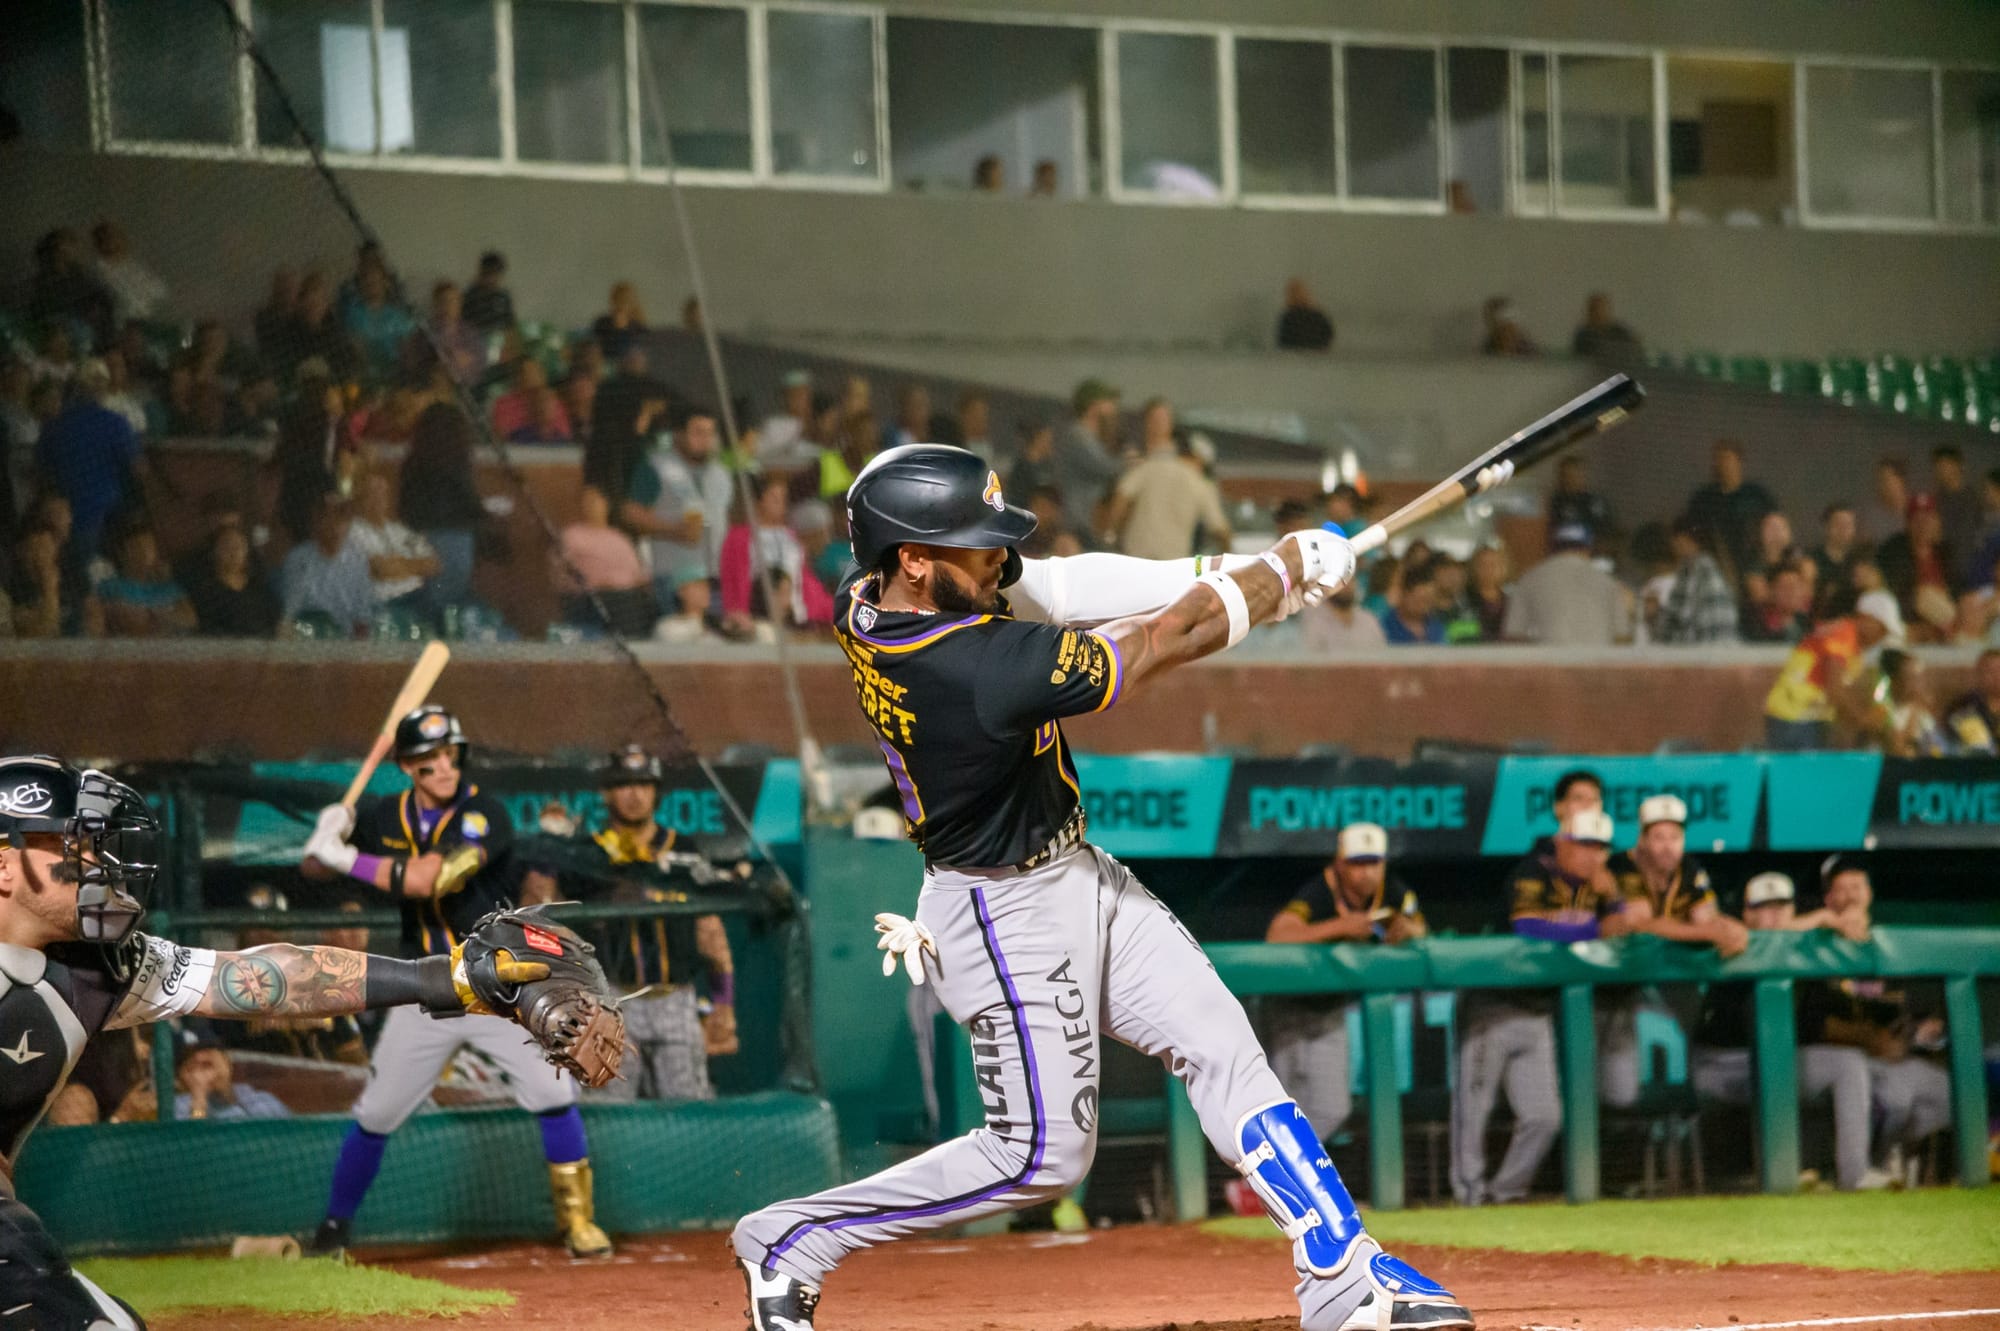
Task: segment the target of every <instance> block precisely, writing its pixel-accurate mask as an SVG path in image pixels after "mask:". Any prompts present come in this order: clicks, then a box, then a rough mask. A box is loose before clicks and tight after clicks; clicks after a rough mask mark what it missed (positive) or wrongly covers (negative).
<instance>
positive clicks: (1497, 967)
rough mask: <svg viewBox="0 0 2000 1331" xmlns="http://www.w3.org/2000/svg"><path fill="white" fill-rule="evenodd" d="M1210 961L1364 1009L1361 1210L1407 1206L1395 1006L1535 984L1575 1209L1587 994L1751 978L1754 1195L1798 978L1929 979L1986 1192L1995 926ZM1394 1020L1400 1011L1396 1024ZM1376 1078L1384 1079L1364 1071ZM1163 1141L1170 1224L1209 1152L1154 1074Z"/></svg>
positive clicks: (1785, 1177) (1587, 1139) (1594, 1131)
mask: <svg viewBox="0 0 2000 1331" xmlns="http://www.w3.org/2000/svg"><path fill="white" fill-rule="evenodd" d="M1206 951H1207V953H1208V956H1209V959H1210V960H1211V961H1213V962H1214V963H1215V968H1216V970H1217V972H1219V973H1220V974H1221V976H1222V979H1223V982H1224V983H1226V984H1227V985H1228V986H1229V987H1230V989H1231V990H1232V991H1234V992H1235V993H1236V994H1237V995H1238V996H1239V997H1243V998H1249V997H1253V996H1260V995H1264V996H1278V995H1284V996H1291V997H1302V996H1308V995H1343V994H1346V995H1354V996H1355V997H1356V998H1358V1000H1359V1002H1360V1006H1361V1029H1362V1037H1363V1038H1362V1044H1363V1050H1364V1052H1363V1055H1362V1060H1361V1061H1362V1065H1363V1067H1364V1069H1365V1070H1366V1071H1367V1072H1368V1074H1369V1075H1367V1076H1366V1078H1365V1080H1366V1090H1365V1092H1363V1093H1362V1095H1361V1096H1360V1099H1361V1101H1362V1110H1361V1112H1363V1113H1365V1114H1366V1115H1367V1122H1368V1151H1369V1168H1368V1173H1369V1198H1370V1202H1371V1204H1372V1206H1373V1208H1374V1209H1376V1210H1385V1211H1393V1210H1400V1209H1401V1208H1402V1206H1403V1205H1404V1169H1403V1104H1402V1087H1401V1086H1400V1084H1399V1082H1400V1079H1399V1077H1398V1076H1397V1075H1395V1071H1394V1070H1395V1069H1396V1066H1397V1043H1398V1036H1397V1029H1396V1026H1397V1009H1398V1007H1399V1006H1402V1005H1403V1003H1404V1000H1405V998H1406V997H1407V996H1409V995H1413V994H1420V993H1428V994H1436V993H1438V992H1440V991H1459V990H1466V989H1544V990H1554V991H1555V992H1556V993H1557V995H1558V1002H1557V1005H1556V1034H1557V1039H1558V1042H1559V1044H1558V1047H1559V1049H1560V1058H1559V1069H1560V1073H1561V1079H1562V1105H1563V1144H1562V1151H1563V1184H1564V1192H1565V1194H1566V1195H1567V1197H1568V1198H1569V1200H1570V1201H1572V1202H1588V1201H1594V1200H1596V1199H1597V1196H1598V1192H1599V1158H1598V1102H1597V1028H1596V1022H1595V1016H1594V1006H1593V999H1594V994H1595V991H1596V990H1597V989H1598V988H1600V987H1603V986H1607V985H1622V986H1629V985H1646V984H1714V983H1725V984H1726V983H1749V984H1750V985H1751V986H1752V1000H1751V1001H1752V1005H1753V1023H1752V1029H1753V1036H1754V1045H1753V1050H1752V1055H1753V1060H1754V1064H1755V1067H1756V1069H1757V1076H1756V1092H1755V1096H1754V1098H1753V1101H1752V1105H1751V1110H1752V1114H1753V1117H1754V1119H1755V1121H1756V1125H1757V1132H1758V1135H1759V1139H1760V1142H1761V1145H1762V1150H1761V1151H1760V1153H1759V1158H1760V1182H1761V1183H1762V1186H1763V1189H1764V1191H1766V1192H1791V1191H1794V1190H1795V1189H1796V1188H1797V1187H1798V1181H1799V1088H1798V1070H1797V1067H1796V1053H1797V1039H1796V1034H1795V1030H1794V1026H1793V1008H1792V988H1793V985H1794V984H1795V983H1796V982H1798V981H1802V980H1820V979H1838V978H1841V977H1843V976H1851V977H1864V976H1866V977H1898V978H1921V979H1933V980H1939V981H1942V983H1943V986H1944V998H1945V1020H1946V1027H1947V1031H1946V1034H1947V1039H1948V1042H1949V1062H1950V1068H1951V1091H1952V1129H1953V1137H1954V1138H1955V1139H1956V1161H1955V1166H1956V1167H1955V1169H1954V1171H1953V1172H1954V1173H1955V1174H1956V1176H1957V1179H1958V1181H1959V1182H1960V1183H1962V1184H1964V1185H1966V1186H1967V1187H1978V1186H1981V1185H1983V1184H1985V1183H1987V1182H1989V1177H1988V1161H1987V1157H1986V1132H1987V1128H1986V1122H1987V1118H1986V1116H1987V1098H1986V1080H1985V1075H1986V1071H1985V1064H1984V1061H1983V1056H1982V1050H1983V1047H1984V1046H1983V1040H1982V1037H1981V1033H1980V1025H1981V1023H1980V1016H1979V995H1978V988H1977V986H1978V983H1979V981H1980V979H1981V978H1984V977H1990V976H2000V929H1973V928H1967V929H1950V928H1916V927H1895V928H1880V929H1877V930H1876V931H1875V933H1874V935H1873V937H1872V938H1871V939H1870V940H1869V941H1868V942H1866V943H1851V942H1848V941H1847V940H1845V939H1842V938H1839V937H1837V936H1835V935H1833V934H1830V933H1826V932H1824V931H1818V930H1815V931H1812V932H1809V933H1753V934H1751V936H1750V946H1749V949H1748V950H1747V951H1745V952H1744V953H1743V955H1742V956H1740V957H1737V958H1735V959H1734V960H1731V961H1722V960H1719V959H1718V958H1717V957H1716V954H1715V952H1714V951H1713V950H1712V949H1710V948H1706V947H1697V946H1690V945H1687V944H1681V943H1670V942H1667V941H1665V940H1663V939H1659V938H1654V937H1651V936H1649V935H1639V936H1635V937H1630V938H1623V939H1618V940H1613V941H1598V942H1591V943H1577V944H1570V945H1564V944H1560V943H1544V942H1538V941H1534V940H1529V939H1522V938H1512V937H1502V938H1435V939H1429V940H1426V941H1423V942H1419V943H1410V944H1405V945H1402V946H1396V947H1389V946H1373V947H1371V946H1364V945H1357V944H1351V943H1340V944H1335V945H1333V946H1330V947H1327V946H1316V945H1313V944H1307V943H1282V944H1281V943H1212V944H1210V945H1209V946H1208V947H1207V948H1206ZM1404 1020H1405V1022H1406V1023H1407V1021H1408V1017H1407V1015H1406V1016H1405V1018H1404ZM957 1062H958V1064H959V1065H960V1066H959V1067H958V1068H956V1069H954V1072H955V1074H956V1077H957V1078H958V1079H959V1081H960V1085H959V1087H958V1094H957V1096H956V1097H955V1098H956V1100H957V1102H958V1104H957V1112H956V1113H954V1114H952V1115H951V1118H952V1119H953V1121H954V1123H955V1126H957V1127H958V1128H959V1129H960V1130H964V1129H966V1128H969V1127H972V1126H974V1125H975V1124H976V1123H977V1121H978V1117H977V1116H978V1111H979V1098H978V1088H977V1087H976V1085H972V1084H971V1083H970V1076H969V1068H970V1060H969V1059H965V1058H960V1059H958V1060H957ZM1375 1069H1386V1070H1389V1072H1388V1075H1375V1074H1374V1070H1375ZM1165 1080H1166V1104H1167V1112H1166V1138H1167V1156H1168V1166H1169V1170H1170V1173H1171V1177H1172V1188H1173V1194H1174V1205H1175V1210H1176V1212H1177V1214H1178V1216H1179V1218H1180V1219H1182V1220H1199V1219H1201V1218H1202V1217H1204V1216H1205V1215H1206V1214H1207V1213H1208V1189H1207V1184H1206V1169H1207V1158H1208V1146H1207V1141H1206V1139H1205V1138H1204V1137H1203V1136H1202V1131H1201V1123H1200V1121H1199V1120H1198V1119H1197V1118H1196V1117H1195V1113H1194V1107H1193V1106H1192V1105H1191V1104H1190V1103H1189V1101H1188V1097H1187V1092H1186V1091H1185V1090H1184V1089H1183V1088H1182V1086H1181V1084H1180V1082H1179V1081H1178V1080H1176V1079H1175V1078H1174V1077H1173V1076H1171V1075H1168V1076H1167V1077H1166V1078H1165Z"/></svg>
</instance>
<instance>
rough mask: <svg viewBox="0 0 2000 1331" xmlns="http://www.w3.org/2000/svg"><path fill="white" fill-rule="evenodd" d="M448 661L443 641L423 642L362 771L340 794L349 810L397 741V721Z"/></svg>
mask: <svg viewBox="0 0 2000 1331" xmlns="http://www.w3.org/2000/svg"><path fill="white" fill-rule="evenodd" d="M450 660H451V648H450V647H448V646H446V645H445V644H444V643H442V642H430V643H426V644H425V646H424V650H423V655H421V656H419V657H418V658H417V663H416V664H415V665H413V666H411V667H410V673H409V675H408V676H406V677H405V678H404V680H403V688H402V691H401V692H399V693H398V694H397V695H396V701H394V702H392V703H390V704H389V715H388V716H386V717H384V718H383V720H382V733H380V734H379V735H377V736H375V745H374V747H373V748H371V749H369V750H368V757H367V759H366V760H364V761H363V762H362V764H361V770H360V771H358V772H356V773H355V774H354V780H352V781H351V782H349V783H348V786H347V793H346V794H345V795H343V796H341V797H340V802H341V803H342V804H345V805H346V806H347V807H348V808H350V809H351V808H353V807H354V801H356V800H358V799H360V798H361V792H362V791H364V790H366V789H367V788H368V778H369V777H371V776H374V775H375V769H376V768H377V767H379V766H381V765H382V760H383V759H384V758H386V757H388V756H389V746H390V745H392V744H394V743H395V742H396V724H397V723H398V722H399V721H401V720H402V719H403V718H404V717H406V716H408V715H409V714H410V713H411V712H414V711H416V710H417V708H419V707H421V706H423V705H424V699H425V698H427V697H429V696H430V692H431V686H432V685H434V684H436V683H437V680H438V676H439V675H441V674H443V673H444V667H445V663H446V662H447V661H450Z"/></svg>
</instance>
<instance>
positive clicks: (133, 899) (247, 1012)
mask: <svg viewBox="0 0 2000 1331" xmlns="http://www.w3.org/2000/svg"><path fill="white" fill-rule="evenodd" d="M158 832H159V824H158V823H157V822H156V821H155V819H154V817H153V814H152V812H151V810H149V809H148V808H147V807H146V801H145V800H144V799H143V798H141V797H140V795H139V793H138V792H137V791H135V790H133V789H132V788H131V787H130V786H126V785H124V784H122V783H120V782H118V781H115V780H113V779H111V778H110V777H108V776H106V775H105V774H104V773H102V772H96V771H87V770H79V769H77V768H75V767H72V766H70V765H69V764H67V763H64V762H62V761H60V760H58V759H55V758H47V757H21V758H3V759H0V1043H4V1044H5V1046H6V1049H7V1058H8V1062H7V1064H6V1075H5V1076H3V1077H0V1326H8V1327H33V1328H36V1331H144V1326H145V1324H144V1323H143V1322H142V1321H140V1319H139V1317H138V1315H137V1314H136V1313H134V1312H133V1311H132V1309H131V1307H130V1306H129V1305H127V1304H126V1303H124V1302H123V1301H122V1300H120V1299H116V1298H113V1297H112V1296H111V1295H109V1294H106V1293H105V1292H104V1291H103V1290H101V1289H99V1288H98V1287H97V1286H96V1285H94V1284H92V1283H91V1282H90V1281H89V1280H88V1279H86V1278H85V1277H83V1276H82V1275H79V1274H78V1273H77V1272H76V1271H74V1270H73V1269H71V1267H70V1265H69V1262H68V1260H67V1259H66V1258H64V1256H63V1254H62V1250H61V1249H60V1248H58V1247H57V1246H56V1242H55V1240H54V1239H53V1238H52V1237H50V1235H49V1232H48V1230H47V1228H45V1227H44V1226H43V1224H42V1222H41V1219H40V1218H39V1217H38V1216H36V1214H35V1213H34V1212H33V1211H31V1210H29V1209H28V1207H26V1206H24V1205H23V1204H22V1203H21V1202H19V1201H17V1200H15V1198H14V1192H13V1173H14V1161H15V1160H16V1158H18V1156H19V1155H20V1151H21V1147H22V1145H23V1144H24V1143H25V1142H26V1141H27V1138H28V1134H29V1133H30V1132H31V1131H32V1130H33V1129H34V1126H35V1124H36V1123H37V1122H39V1121H40V1120H41V1117H42V1115H43V1114H44V1113H45V1112H47V1110H48V1107H49V1106H50V1105H51V1104H53V1103H54V1102H55V1099H56V1097H57V1096H58V1095H60V1094H61V1093H62V1089H63V1086H64V1085H65V1084H66V1083H67V1082H68V1080H69V1077H70V1074H71V1072H72V1071H74V1070H75V1068H76V1064H77V1060H78V1059H79V1058H80V1057H82V1055H83V1051H84V1046H85V1045H86V1044H87V1043H89V1041H90V1039H91V1037H92V1036H94V1035H96V1034H97V1033H98V1032H99V1031H104V1030H118V1029H121V1028H125V1027H131V1026H138V1025H143V1024H145V1023H148V1022H154V1021H166V1020H168V1019H170V1018H174V1017H180V1016H187V1015H199V1016H204V1017H210V1018H217V1019H223V1020H233V1021H247V1020H252V1019H268V1018H273V1017H279V1018H290V1017H323V1016H337V1015H340V1014H344V1013H354V1012H361V1011H364V1010H366V1009H371V1008H395V1009H396V1014H395V1015H403V1014H405V1013H408V1014H409V1015H413V1016H416V1018H417V1020H419V1021H426V1022H428V1021H431V1020H432V1018H431V1017H430V1016H427V1015H423V1014H422V1013H418V1012H416V1011H415V1010H414V1007H412V1006H410V1005H418V1004H421V1005H422V1007H423V1008H424V1009H425V1011H426V1012H429V1013H435V1014H437V1015H438V1016H451V1017H459V1016H460V1015H461V1014H463V1013H465V1012H467V1011H472V1012H480V1013H491V1012H492V1011H494V1010H495V1009H494V1008H492V1007H490V1006H487V1005H486V1004H485V998H484V995H485V994H486V993H488V992H496V991H497V990H498V989H500V988H509V987H511V988H513V990H514V992H517V993H519V992H524V991H525V990H526V989H527V988H531V987H532V985H533V982H534V981H535V980H536V976H535V975H534V974H531V973H530V972H539V973H540V975H541V977H542V979H543V981H545V982H547V983H550V984H553V983H555V982H554V981H552V980H549V978H548V977H549V974H550V970H551V967H550V966H548V965H539V966H533V967H520V966H517V965H516V964H515V963H514V962H513V961H512V959H511V957H510V958H508V959H506V960H505V961H503V962H501V963H500V964H499V965H498V966H497V967H496V968H494V969H493V970H491V971H489V972H488V973H487V974H485V975H480V974H477V973H476V972H477V969H478V968H477V964H476V962H475V964H474V971H475V974H474V976H473V978H471V979H470V980H467V978H466V975H465V972H464V971H463V970H462V969H457V968H458V962H459V958H457V957H454V956H452V955H449V954H447V955H442V956H428V957H425V958H423V959H421V960H416V961H402V960H398V959H396V958H393V957H378V956H371V955H369V954H368V953H365V952H353V951H348V950H346V949H344V948H335V947H294V946H292V945H291V944H288V943H275V944H272V945H271V946H268V947H257V948H251V949H249V950H247V951H242V952H214V951H210V950H209V949H207V948H199V947H183V946H181V945H180V944H178V943H174V942H170V941H169V940H167V939H164V938H156V937H153V936H152V935H149V934H145V933H142V932H140V931H139V928H138V925H139V921H140V920H141V918H142V917H143V916H144V914H145V911H146V900H147V897H148V896H149V894H150V893H151V890H152V884H153V879H154V877H155V875H156V873H157V872H158V870H157V858H158V857H157V855H156V853H155V847H156V845H157V839H158ZM490 927H491V925H490V922H486V921H482V922H479V923H478V924H477V925H476V926H475V929H476V931H477V935H478V936H477V937H476V938H475V939H473V940H471V941H472V944H473V949H474V950H476V949H477V948H479V947H481V946H482V945H483V944H485V943H486V942H487V940H488V939H489V938H490V937H491V936H492V935H489V933H488V932H487V931H488V929H489V928H490ZM558 928H559V926H551V927H548V928H543V929H540V930H539V931H538V932H539V933H540V934H541V936H542V937H543V939H544V940H545V941H547V942H549V943H550V944H552V945H553V946H554V949H555V951H554V953H553V954H551V955H552V956H557V955H559V954H562V953H565V952H574V951H576V950H580V949H581V943H580V940H574V936H573V935H570V936H569V938H570V940H572V941H574V943H575V946H574V948H572V947H570V946H569V944H568V943H565V942H563V941H559V940H558V939H557V938H556V937H555V933H554V931H555V929H558ZM563 932H564V933H566V932H567V931H563ZM514 936H515V935H512V934H504V933H503V934H501V935H499V937H500V938H501V940H502V941H505V942H509V943H511V942H512V940H513V937H514ZM488 955H491V954H490V950H489V953H488ZM584 960H586V961H587V954H585V957H584ZM455 969H457V973H455ZM488 979H491V980H492V981H493V982H494V984H493V986H491V987H489V988H484V989H483V988H481V986H482V985H483V984H485V983H486V981H487V980H488ZM464 1019H465V1020H484V1021H492V1020H499V1019H498V1018H496V1017H492V1016H486V1017H479V1018H464ZM437 1024H438V1025H441V1026H449V1025H451V1024H452V1023H451V1022H448V1021H439V1022H438V1023H437ZM508 1029H509V1030H511V1031H513V1033H514V1039H515V1041H516V1042H517V1043H518V1042H519V1041H520V1040H521V1028H520V1027H518V1026H513V1025H511V1024H510V1025H509V1027H508ZM552 1056H553V1055H552ZM613 1070H614V1071H615V1066H614V1068H613Z"/></svg>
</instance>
